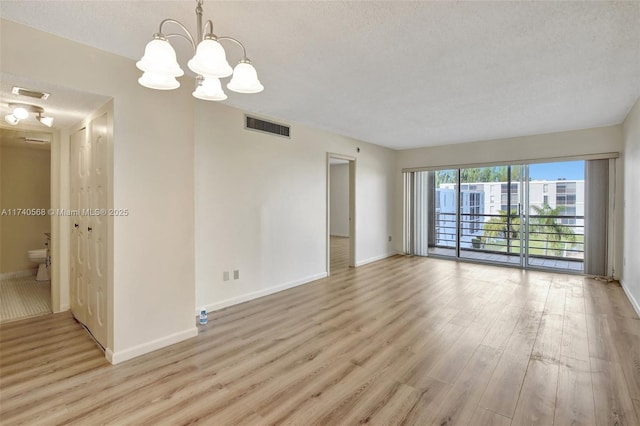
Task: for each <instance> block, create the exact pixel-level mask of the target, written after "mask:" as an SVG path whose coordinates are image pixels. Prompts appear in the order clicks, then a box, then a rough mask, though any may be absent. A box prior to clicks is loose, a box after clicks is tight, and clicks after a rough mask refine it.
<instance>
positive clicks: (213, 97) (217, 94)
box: [192, 77, 227, 101]
mask: <svg viewBox="0 0 640 426" xmlns="http://www.w3.org/2000/svg"><path fill="white" fill-rule="evenodd" d="M192 95H193V96H194V97H195V98H198V99H202V100H203V101H224V100H225V99H227V95H226V94H225V93H224V91H223V90H222V85H221V84H220V80H218V79H217V78H214V77H206V78H205V79H204V80H203V81H202V83H200V84H199V85H198V87H196V90H194V92H193V93H192Z"/></svg>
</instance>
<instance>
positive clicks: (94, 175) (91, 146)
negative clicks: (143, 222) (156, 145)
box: [70, 114, 109, 347]
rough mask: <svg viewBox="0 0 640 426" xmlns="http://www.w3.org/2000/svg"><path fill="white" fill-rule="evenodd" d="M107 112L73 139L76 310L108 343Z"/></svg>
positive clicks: (73, 292)
mask: <svg viewBox="0 0 640 426" xmlns="http://www.w3.org/2000/svg"><path fill="white" fill-rule="evenodd" d="M107 125H108V121H107V114H104V115H102V116H100V117H98V118H96V119H94V120H93V121H91V123H89V125H88V126H87V127H86V128H84V129H82V130H80V131H79V132H77V133H76V134H74V135H73V136H72V137H71V147H70V149H71V154H70V155H71V158H70V160H71V208H72V209H73V210H74V211H77V212H80V215H79V216H74V217H73V225H72V228H71V241H72V244H71V299H72V302H71V311H72V313H73V315H74V316H75V318H76V319H77V320H78V321H80V322H81V323H83V324H84V325H85V326H86V327H87V328H88V329H89V331H90V332H91V334H92V335H93V337H94V338H95V339H96V340H97V341H98V343H100V344H101V345H102V346H103V347H105V346H106V344H107V336H108V319H107V318H108V310H107V302H108V301H107V226H108V219H109V215H108V213H109V212H108V210H107V208H108V198H107V184H108V176H107V167H106V165H107V137H108V129H107Z"/></svg>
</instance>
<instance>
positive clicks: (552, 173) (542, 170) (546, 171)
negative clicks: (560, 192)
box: [529, 161, 584, 180]
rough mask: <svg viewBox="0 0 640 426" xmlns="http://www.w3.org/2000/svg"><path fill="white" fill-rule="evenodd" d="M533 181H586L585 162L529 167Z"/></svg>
mask: <svg viewBox="0 0 640 426" xmlns="http://www.w3.org/2000/svg"><path fill="white" fill-rule="evenodd" d="M529 178H530V179H531V180H557V179H558V178H566V179H567V180H584V161H566V162H561V163H544V164H531V165H529Z"/></svg>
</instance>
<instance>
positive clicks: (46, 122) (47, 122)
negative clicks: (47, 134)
mask: <svg viewBox="0 0 640 426" xmlns="http://www.w3.org/2000/svg"><path fill="white" fill-rule="evenodd" d="M38 121H39V122H40V123H42V124H44V125H45V126H47V127H51V126H53V117H44V116H39V117H38Z"/></svg>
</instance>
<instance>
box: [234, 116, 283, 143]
mask: <svg viewBox="0 0 640 426" xmlns="http://www.w3.org/2000/svg"><path fill="white" fill-rule="evenodd" d="M245 129H251V130H257V131H259V132H265V133H271V134H273V135H278V136H283V137H285V138H288V137H290V136H289V131H290V127H289V126H285V125H283V124H278V123H272V122H270V121H264V120H261V119H259V118H256V117H251V116H249V115H245Z"/></svg>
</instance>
